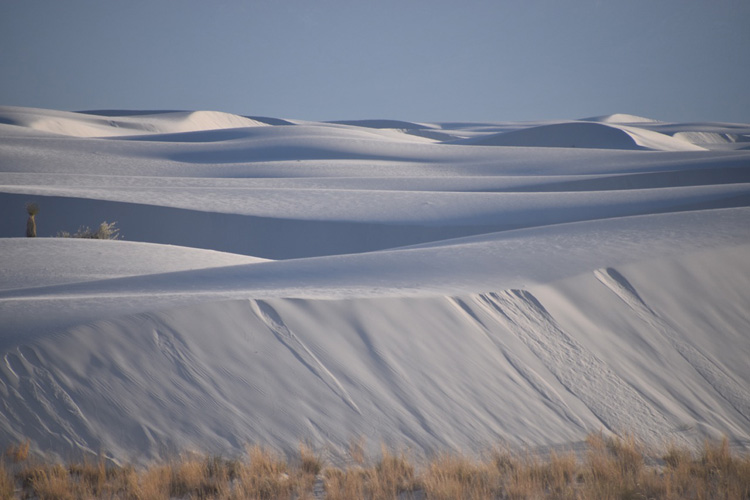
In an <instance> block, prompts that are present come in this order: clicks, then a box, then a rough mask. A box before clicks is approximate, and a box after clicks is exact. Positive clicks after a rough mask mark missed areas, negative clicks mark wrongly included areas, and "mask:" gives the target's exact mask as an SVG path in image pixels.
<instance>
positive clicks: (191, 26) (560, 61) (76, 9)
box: [0, 0, 750, 122]
mask: <svg viewBox="0 0 750 500" xmlns="http://www.w3.org/2000/svg"><path fill="white" fill-rule="evenodd" d="M0 104H2V105H15V106H32V107H42V108H53V109H64V110H86V109H180V110H199V109H200V110H219V111H228V112H232V113H237V114H244V115H256V116H272V117H279V118H299V119H309V120H335V119H364V118H392V119H402V120H412V121H505V120H536V119H547V118H550V119H551V118H584V117H588V116H597V115H604V114H610V113H629V114H635V115H641V116H647V117H650V118H656V119H661V120H667V121H728V122H750V1H748V0H700V1H697V0H627V1H616V0H568V1H563V0H512V1H511V0H507V1H506V0H488V1H480V0H463V1H459V0H453V1H443V0H370V1H365V0H338V1H333V0H244V1H240V0H216V1H207V0H127V1H126V0H119V1H116V0H64V1H63V0H47V1H42V0H0Z"/></svg>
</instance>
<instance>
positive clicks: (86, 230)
mask: <svg viewBox="0 0 750 500" xmlns="http://www.w3.org/2000/svg"><path fill="white" fill-rule="evenodd" d="M116 224H117V222H107V221H104V222H102V223H101V224H99V227H98V228H96V229H91V228H90V227H88V226H81V227H79V228H78V231H76V232H75V233H73V234H71V233H69V232H67V231H60V232H59V233H57V237H58V238H83V239H88V240H119V239H120V237H121V236H120V228H118V227H115V225H116Z"/></svg>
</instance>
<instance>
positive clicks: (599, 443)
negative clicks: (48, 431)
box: [0, 434, 750, 500]
mask: <svg viewBox="0 0 750 500" xmlns="http://www.w3.org/2000/svg"><path fill="white" fill-rule="evenodd" d="M364 450H365V446H364V442H363V440H359V441H358V442H354V443H353V444H352V445H351V446H350V454H351V456H350V459H351V460H350V465H348V466H344V467H324V463H323V461H322V459H321V458H320V456H319V455H318V454H316V453H315V452H314V451H313V450H312V449H311V448H310V447H309V446H307V445H305V444H300V447H299V455H298V457H296V458H292V459H290V460H287V459H286V458H284V457H282V456H281V455H278V454H277V453H276V452H274V451H273V450H270V449H267V448H262V447H259V446H253V447H249V448H248V449H247V456H246V458H245V459H243V460H228V459H225V458H221V457H214V456H197V455H185V456H183V457H181V458H179V459H175V460H173V461H170V462H168V463H162V464H156V465H153V466H151V467H148V468H144V469H136V468H134V467H131V466H124V467H115V466H113V465H111V464H109V463H107V462H105V461H104V460H103V459H99V460H94V461H83V462H79V463H73V464H69V465H67V466H64V465H61V464H55V463H48V462H44V461H41V460H39V459H38V458H33V457H31V458H30V457H29V445H28V443H21V444H19V445H14V446H10V447H8V449H7V450H6V453H5V455H4V456H3V458H2V460H0V499H5V498H39V499H42V500H44V499H57V500H64V499H77V498H107V499H128V500H139V499H144V500H146V499H148V500H151V499H154V500H158V499H173V498H179V499H188V498H189V499H209V498H211V499H214V498H215V499H225V500H234V499H237V500H239V499H276V498H283V499H315V498H326V499H329V500H336V499H347V500H349V499H373V500H375V499H394V498H398V499H409V498H424V499H446V500H447V499H456V498H460V499H471V500H473V499H533V498H552V499H581V500H586V499H615V498H617V499H630V498H632V499H636V498H655V499H685V498H687V499H696V500H702V499H713V498H721V499H750V456H749V455H746V454H745V455H741V454H737V453H732V452H731V450H730V448H729V443H728V441H727V440H726V439H725V440H723V441H720V442H706V443H705V444H704V446H703V449H702V450H701V451H700V452H698V453H694V452H692V451H691V450H689V449H686V448H681V447H679V446H676V445H674V444H672V445H668V446H667V447H666V448H665V450H666V451H665V452H663V453H662V454H661V455H660V456H659V455H654V454H653V453H650V452H649V451H648V450H646V449H645V448H644V447H643V446H641V445H640V444H639V443H638V442H637V441H635V440H634V439H632V438H629V437H625V438H617V437H605V436H603V435H602V434H592V435H590V436H589V437H588V438H587V440H586V450H585V452H584V453H583V454H582V455H580V456H578V455H576V454H574V453H572V452H571V453H555V452H551V453H550V454H549V455H546V456H543V457H542V456H537V455H533V454H531V453H527V452H526V453H524V452H520V453H519V452H511V451H508V450H496V451H494V452H492V453H491V454H489V455H488V456H486V457H484V458H481V459H477V458H473V457H467V456H463V455H459V454H440V455H437V456H435V457H433V458H432V459H431V460H429V461H428V462H426V463H423V464H419V465H416V464H415V463H414V461H412V460H410V459H409V458H408V456H407V455H406V454H405V453H395V452H393V451H392V450H389V449H388V448H386V447H383V448H382V451H381V454H380V456H379V457H378V458H377V459H376V460H370V459H369V458H368V457H367V456H366V455H365V451H364ZM6 462H7V463H6ZM654 463H655V464H656V465H648V464H654Z"/></svg>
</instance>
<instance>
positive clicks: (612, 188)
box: [0, 107, 750, 462]
mask: <svg viewBox="0 0 750 500" xmlns="http://www.w3.org/2000/svg"><path fill="white" fill-rule="evenodd" d="M110 121H112V123H110ZM272 123H279V124H278V125H270V124H272ZM282 123H283V124H282ZM289 123H294V124H293V125H290V124H289ZM115 124H116V125H115ZM259 125H262V126H259ZM749 127H750V126H745V125H742V124H709V123H705V124H683V125H681V124H670V123H664V122H657V121H649V120H648V119H642V118H640V117H633V116H630V115H612V116H610V117H600V118H597V119H588V120H586V121H570V122H555V123H534V124H513V123H496V124H456V123H443V124H419V123H413V122H395V121H389V120H365V121H352V122H338V123H314V122H301V121H296V122H292V121H283V122H281V121H280V122H275V121H274V120H273V119H264V120H258V121H253V120H251V119H247V118H243V117H239V116H235V115H229V114H225V113H210V112H197V113H175V112H130V113H128V112H116V111H107V112H90V113H69V112H59V111H51V110H31V109H25V108H9V107H5V108H0V211H1V212H2V213H3V217H2V218H0V237H2V239H0V256H2V257H0V258H2V267H0V353H1V354H2V361H0V395H1V399H2V406H1V407H0V446H3V445H7V444H10V443H12V442H14V441H18V440H23V439H30V441H31V443H32V447H33V448H34V449H35V450H38V451H41V452H46V453H53V454H58V455H60V456H63V457H70V456H73V455H75V454H78V453H84V454H96V453H99V452H103V453H105V454H106V455H107V456H109V457H111V458H112V459H113V460H134V461H137V462H146V461H148V460H151V459H156V458H163V457H167V456H169V455H170V454H172V453H176V452H179V451H181V450H187V449H190V450H200V451H204V452H208V453H221V454H225V455H232V454H237V453H241V452H242V450H243V447H244V445H245V444H246V443H261V444H268V445H271V446H274V447H276V448H278V449H280V450H282V451H284V452H289V453H292V452H293V451H294V450H295V449H296V447H297V445H298V443H299V441H301V440H302V441H307V442H309V443H310V444H312V445H313V446H315V447H319V448H320V449H325V450H327V451H326V453H330V456H331V457H332V458H335V457H337V456H341V455H343V454H345V450H346V449H347V447H348V443H349V442H350V441H351V440H352V439H355V438H358V437H359V436H362V435H364V436H367V439H368V445H369V446H370V447H371V448H372V449H377V448H378V447H379V445H380V443H381V441H382V442H385V443H387V444H390V445H393V446H397V447H409V448H410V449H411V450H412V451H413V452H414V453H415V454H416V455H422V454H429V453H433V452H437V451H440V450H460V451H463V452H467V453H475V452H480V451H482V450H484V449H487V448H489V447H491V446H493V445H496V444H498V443H505V444H511V445H527V446H533V447H547V446H558V445H560V446H575V445H576V443H578V442H580V441H581V440H582V439H583V438H584V437H585V436H586V434H587V433H588V432H592V431H599V430H602V429H603V430H605V431H606V432H615V433H622V432H629V433H633V434H634V435H636V436H637V437H639V438H641V439H643V440H645V441H646V442H648V443H650V444H653V445H657V446H658V445H661V444H664V443H666V442H668V441H675V442H681V443H687V444H695V443H700V442H701V440H702V439H704V438H706V437H719V436H722V435H726V436H727V437H728V438H729V439H730V441H731V443H732V444H733V445H734V446H738V447H744V448H746V449H750V390H748V389H747V387H746V385H747V384H746V383H745V381H747V380H750V364H748V362H747V360H748V359H750V337H749V336H748V334H747V332H748V331H750V314H749V313H748V311H750V299H748V295H747V290H748V289H750V152H748V151H745V150H743V149H741V148H740V147H722V146H718V147H713V146H711V147H703V145H706V144H708V145H714V144H719V143H721V141H725V142H723V144H735V145H736V144H738V143H741V142H742V141H743V140H744V139H743V137H744V136H745V134H746V132H745V130H746V129H747V128H749ZM118 131H120V132H119V133H118ZM122 131H124V132H122ZM423 133H424V134H427V135H428V136H430V137H429V139H425V138H423V137H420V136H419V135H420V134H423ZM440 134H445V136H444V137H443V136H441V135H440ZM441 137H443V139H445V140H444V141H443V140H442V139H441ZM456 137H463V139H461V140H456ZM509 137H510V138H509ZM446 138H447V139H446ZM506 141H507V143H506ZM732 141H734V142H732ZM510 143H513V144H510ZM522 143H523V144H522ZM482 144H484V145H482ZM696 144H697V145H696ZM508 145H511V146H514V147H507V146H508ZM519 146H522V147H519ZM573 146H575V147H573ZM28 201H36V202H37V203H38V204H39V205H40V207H41V211H40V213H39V214H38V215H37V216H36V218H37V225H38V228H39V235H40V236H42V237H39V238H36V239H27V238H22V236H23V231H24V229H25V221H26V214H25V211H24V204H25V203H26V202H28ZM103 220H107V221H117V222H118V226H119V227H120V228H121V230H122V234H123V236H124V238H125V241H99V240H78V239H61V238H54V237H53V236H55V234H57V232H58V231H63V230H65V231H75V230H76V229H77V228H78V227H79V226H80V225H88V226H95V225H97V224H98V223H99V222H101V221H103Z"/></svg>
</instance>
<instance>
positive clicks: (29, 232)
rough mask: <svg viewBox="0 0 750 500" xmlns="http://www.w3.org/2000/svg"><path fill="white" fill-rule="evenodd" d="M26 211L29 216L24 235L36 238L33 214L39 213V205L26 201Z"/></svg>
mask: <svg viewBox="0 0 750 500" xmlns="http://www.w3.org/2000/svg"><path fill="white" fill-rule="evenodd" d="M26 212H27V213H28V214H29V218H28V219H27V220H26V236H27V237H28V238H36V219H35V218H34V216H35V215H36V214H38V213H39V205H37V204H36V203H33V202H31V203H27V204H26Z"/></svg>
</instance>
